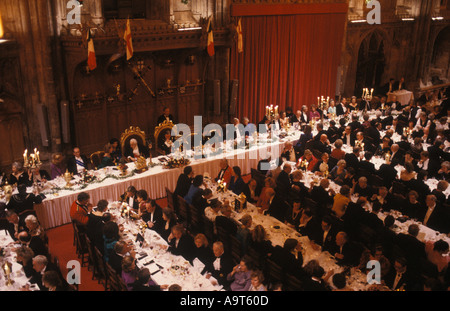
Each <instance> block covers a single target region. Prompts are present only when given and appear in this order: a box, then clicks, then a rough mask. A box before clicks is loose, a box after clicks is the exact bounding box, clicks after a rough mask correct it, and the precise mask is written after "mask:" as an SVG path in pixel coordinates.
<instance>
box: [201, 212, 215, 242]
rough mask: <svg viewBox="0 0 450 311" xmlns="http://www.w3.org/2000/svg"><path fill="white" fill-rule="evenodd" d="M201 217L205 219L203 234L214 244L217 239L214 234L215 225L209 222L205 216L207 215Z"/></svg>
mask: <svg viewBox="0 0 450 311" xmlns="http://www.w3.org/2000/svg"><path fill="white" fill-rule="evenodd" d="M201 217H202V219H203V233H204V234H205V236H206V238H207V239H208V241H209V242H212V241H214V240H215V239H216V238H215V233H214V223H213V222H212V221H211V220H209V219H208V218H207V217H206V216H205V214H202V215H201Z"/></svg>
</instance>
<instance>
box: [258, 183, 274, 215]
mask: <svg viewBox="0 0 450 311" xmlns="http://www.w3.org/2000/svg"><path fill="white" fill-rule="evenodd" d="M269 188H271V189H275V188H276V181H275V179H273V178H272V177H266V178H265V179H264V187H263V188H262V189H261V193H260V196H259V198H258V201H257V202H256V207H262V206H263V205H264V207H266V208H265V209H267V208H268V204H267V202H268V197H267V195H266V190H267V189H269Z"/></svg>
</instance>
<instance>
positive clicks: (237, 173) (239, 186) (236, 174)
mask: <svg viewBox="0 0 450 311" xmlns="http://www.w3.org/2000/svg"><path fill="white" fill-rule="evenodd" d="M228 189H229V190H231V191H233V192H234V194H236V195H240V194H241V193H242V192H244V189H245V182H244V180H243V179H242V174H241V168H240V167H239V166H233V172H232V174H231V179H230V183H229V185H228Z"/></svg>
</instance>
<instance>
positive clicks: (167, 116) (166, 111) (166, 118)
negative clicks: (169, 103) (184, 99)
mask: <svg viewBox="0 0 450 311" xmlns="http://www.w3.org/2000/svg"><path fill="white" fill-rule="evenodd" d="M164 121H167V122H172V123H174V124H175V119H174V118H173V116H172V115H171V114H170V108H169V107H164V110H163V114H162V115H160V116H159V117H158V120H157V121H156V126H158V125H160V124H161V123H163V122H164Z"/></svg>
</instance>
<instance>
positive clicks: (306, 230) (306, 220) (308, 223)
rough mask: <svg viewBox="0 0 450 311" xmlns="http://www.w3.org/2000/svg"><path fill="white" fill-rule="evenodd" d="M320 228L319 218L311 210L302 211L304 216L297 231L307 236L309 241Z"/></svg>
mask: <svg viewBox="0 0 450 311" xmlns="http://www.w3.org/2000/svg"><path fill="white" fill-rule="evenodd" d="M317 227H318V218H317V217H316V216H315V215H314V214H313V212H312V211H311V209H310V208H304V209H303V210H302V216H301V217H300V221H299V224H298V227H297V231H298V232H299V233H300V234H301V235H303V236H307V237H308V238H309V239H312V237H313V236H314V234H315V230H316V228H317Z"/></svg>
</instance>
